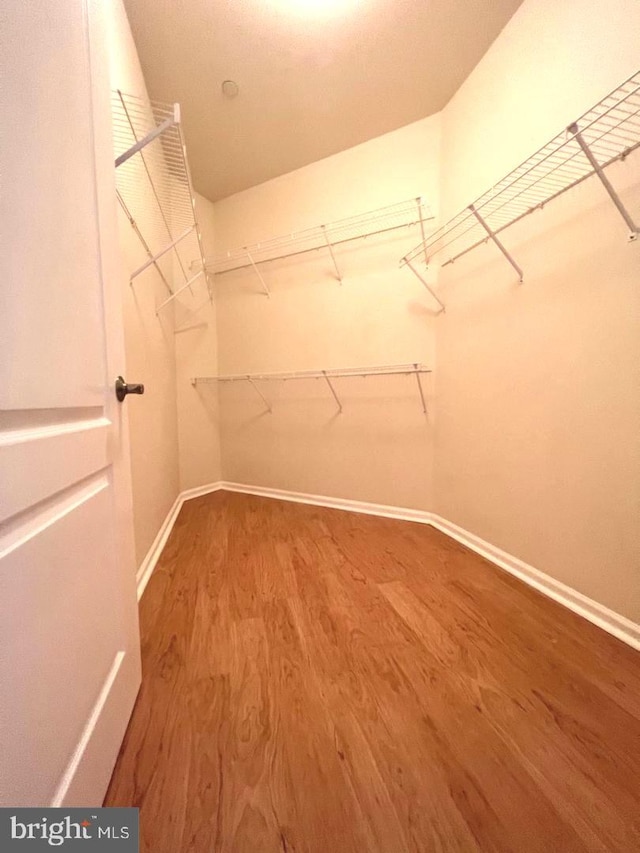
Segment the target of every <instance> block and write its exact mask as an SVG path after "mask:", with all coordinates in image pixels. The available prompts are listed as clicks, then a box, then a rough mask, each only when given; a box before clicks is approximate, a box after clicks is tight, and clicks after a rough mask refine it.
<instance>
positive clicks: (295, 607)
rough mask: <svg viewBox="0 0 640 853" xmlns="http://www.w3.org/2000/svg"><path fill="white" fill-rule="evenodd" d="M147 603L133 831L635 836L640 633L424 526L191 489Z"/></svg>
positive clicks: (435, 840)
mask: <svg viewBox="0 0 640 853" xmlns="http://www.w3.org/2000/svg"><path fill="white" fill-rule="evenodd" d="M141 624H142V651H143V671H144V680H143V684H142V688H141V692H140V695H139V697H138V701H137V704H136V707H135V710H134V713H133V716H132V719H131V723H130V725H129V729H128V731H127V735H126V738H125V741H124V743H123V746H122V750H121V753H120V757H119V759H118V762H117V765H116V768H115V771H114V774H113V778H112V781H111V786H110V788H109V791H108V794H107V798H106V801H105V805H110V806H120V805H121V806H139V808H140V821H141V850H142V851H149V853H182V851H197V853H208V851H212V853H213V851H216V853H217V851H225V853H245V852H246V853H270V852H271V851H285V853H292V851H295V853H302V851H309V853H348V851H354V853H355V851H357V853H368V851H380V853H408V851H421V853H422V851H456V853H457V852H458V851H478V850H482V851H518V853H528V851H545V853H556V851H558V853H570V851H612V850H615V851H624V853H632V851H638V850H640V654H639V653H638V652H635V651H634V650H632V649H630V648H629V647H627V646H625V645H624V644H622V643H620V642H618V641H617V640H615V639H614V638H612V637H610V636H609V635H607V634H605V633H604V632H602V631H600V630H599V629H598V628H596V627H595V626H593V625H591V624H590V623H588V622H586V621H584V620H582V619H580V618H579V617H578V616H576V615H574V614H572V613H571V612H569V611H567V610H565V609H564V608H562V607H560V606H559V605H556V604H555V603H554V602H552V601H549V600H548V599H546V598H544V597H543V596H541V595H539V594H538V593H536V592H535V591H533V590H532V589H530V588H528V587H527V586H525V585H524V584H522V583H520V582H519V581H517V580H516V579H515V578H512V577H511V576H509V575H508V574H505V573H504V572H501V571H500V570H499V569H497V568H495V567H494V566H492V565H491V564H489V563H488V562H486V561H485V560H483V559H482V558H480V557H478V556H476V555H475V554H473V553H471V552H469V551H467V550H466V549H465V548H463V547H462V546H460V545H458V544H457V543H456V542H454V541H452V540H450V539H449V538H448V537H446V536H444V535H443V534H441V533H439V532H438V531H436V530H434V529H433V528H431V527H428V526H424V525H420V524H414V523H410V522H402V521H395V520H389V519H380V518H374V517H371V516H365V515H356V514H352V513H347V512H341V511H337V510H330V509H324V508H318V507H310V506H304V505H302V504H293V503H285V502H282V501H276V500H269V499H266V498H257V497H252V496H247V495H239V494H232V493H224V492H218V493H215V494H212V495H208V496H206V497H202V498H197V499H195V500H191V501H188V502H187V503H186V504H185V505H184V507H183V509H182V511H181V513H180V517H179V519H178V521H177V523H176V526H175V528H174V530H173V533H172V535H171V537H170V539H169V542H168V544H167V547H166V548H165V551H164V554H163V556H162V559H161V561H160V563H159V565H158V567H157V568H156V571H155V573H154V575H153V577H152V578H151V581H150V583H149V585H148V587H147V590H146V592H145V594H144V596H143V599H142V603H141Z"/></svg>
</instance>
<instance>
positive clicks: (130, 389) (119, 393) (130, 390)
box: [116, 376, 144, 402]
mask: <svg viewBox="0 0 640 853" xmlns="http://www.w3.org/2000/svg"><path fill="white" fill-rule="evenodd" d="M127 394H144V385H141V384H140V383H139V382H134V383H132V384H129V383H127V382H125V381H124V379H123V378H122V376H118V378H117V379H116V397H117V398H118V400H119V401H120V402H122V401H123V400H124V398H125V397H126V396H127Z"/></svg>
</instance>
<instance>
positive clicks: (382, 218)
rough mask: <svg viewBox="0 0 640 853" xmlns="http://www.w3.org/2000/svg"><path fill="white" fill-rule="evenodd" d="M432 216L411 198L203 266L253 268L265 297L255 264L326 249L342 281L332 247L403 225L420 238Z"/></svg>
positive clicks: (209, 268) (238, 251) (229, 254)
mask: <svg viewBox="0 0 640 853" xmlns="http://www.w3.org/2000/svg"><path fill="white" fill-rule="evenodd" d="M433 218H434V217H433V214H432V213H431V210H430V208H429V207H428V206H427V205H426V204H425V202H424V201H423V199H422V198H419V197H418V198H412V199H409V200H407V201H401V202H397V203H395V204H391V205H387V206H386V207H381V208H378V209H377V210H371V211H368V212H366V213H362V214H359V215H357V216H350V217H348V218H346V219H340V220H337V221H335V222H328V223H326V224H324V225H317V226H314V227H312V228H306V229H304V230H301V231H294V232H292V233H291V234H286V235H284V236H281V237H273V238H270V239H267V240H263V241H262V242H259V243H253V244H251V245H246V246H242V247H241V248H237V249H234V250H232V251H229V252H226V253H225V254H220V255H216V256H215V257H212V258H205V269H206V270H207V271H208V272H210V273H213V274H215V275H222V274H224V273H228V272H233V271H234V270H241V269H253V270H254V272H255V273H256V274H257V276H258V278H259V280H260V283H261V285H262V290H263V292H264V294H265V296H269V295H270V293H269V288H268V286H267V284H266V282H265V280H264V277H263V276H262V273H261V272H260V266H259V265H261V264H265V263H268V262H273V261H281V260H285V259H286V258H290V257H294V256H296V255H303V254H306V253H307V252H317V251H326V252H328V254H329V256H330V258H331V262H332V264H333V269H334V272H335V276H336V278H337V280H338V281H339V282H342V278H343V277H342V273H341V270H340V266H339V263H338V258H337V257H336V253H335V252H334V248H335V247H336V246H340V245H342V244H344V243H349V242H351V241H353V240H361V239H364V238H367V237H375V236H378V235H382V234H386V233H390V232H393V231H396V230H399V229H403V228H404V229H411V228H417V229H418V233H419V235H420V237H421V238H422V239H423V240H424V239H425V237H426V232H425V223H427V222H430V221H431V220H433Z"/></svg>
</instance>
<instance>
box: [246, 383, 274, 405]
mask: <svg viewBox="0 0 640 853" xmlns="http://www.w3.org/2000/svg"><path fill="white" fill-rule="evenodd" d="M247 381H248V382H249V385H251V387H252V388H253V390H254V391H255V392H256V394H257V395H258V397H260V399H261V400H262V402H263V403H264V404H265V406H266V407H267V411H268V412H269V414H271V413H272V412H273V409H272V408H271V403H270V402H269V401H268V400H267V398H266V397H265V396H264V394H263V393H262V391H261V390H260V389H259V388H258V386H257V385H256V383H255V382H254V381H253V379H252V378H251V376H247Z"/></svg>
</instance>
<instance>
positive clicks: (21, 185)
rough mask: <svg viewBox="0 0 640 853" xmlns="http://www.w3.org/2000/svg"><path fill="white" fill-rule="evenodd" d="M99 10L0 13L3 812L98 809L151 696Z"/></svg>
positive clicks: (57, 7)
mask: <svg viewBox="0 0 640 853" xmlns="http://www.w3.org/2000/svg"><path fill="white" fill-rule="evenodd" d="M103 6H104V4H103V3H102V2H100V0H65V2H60V0H4V2H3V4H2V11H1V12H0V17H1V18H2V20H0V33H1V36H0V39H1V42H2V43H1V44H0V54H1V58H0V62H1V63H2V67H1V68H0V72H1V74H0V78H1V82H0V92H1V94H0V97H1V98H2V100H3V103H2V130H1V131H0V522H1V527H0V805H3V806H47V805H65V806H73V805H78V806H84V805H100V804H101V802H102V798H103V795H104V792H105V790H106V786H107V784H108V782H109V778H110V774H111V770H112V768H113V763H114V761H115V759H116V756H117V752H118V748H119V746H120V742H121V740H122V737H123V735H124V732H125V729H126V725H127V721H128V719H129V715H130V713H131V709H132V707H133V703H134V701H135V697H136V693H137V690H138V687H139V683H140V656H139V636H138V622H137V608H136V595H135V567H134V557H133V543H132V522H131V519H132V513H131V491H130V482H129V460H128V449H127V445H126V407H127V406H131V405H134V404H143V403H144V400H145V398H144V397H131V398H128V400H127V401H126V402H125V403H123V404H119V403H118V402H117V401H116V398H115V395H114V390H113V383H114V380H115V377H116V375H117V374H119V373H122V372H124V365H123V347H122V340H121V321H120V316H119V312H120V302H119V293H118V291H119V282H120V279H119V275H120V270H119V260H118V249H117V237H116V214H115V188H114V180H115V179H114V168H113V158H112V145H111V138H110V133H111V130H110V113H109V80H108V64H107V55H106V39H105V27H104V22H103V20H102V19H101V18H102V16H103V15H104V13H105V10H104V8H103ZM135 378H136V380H141V379H142V378H141V377H135Z"/></svg>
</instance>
